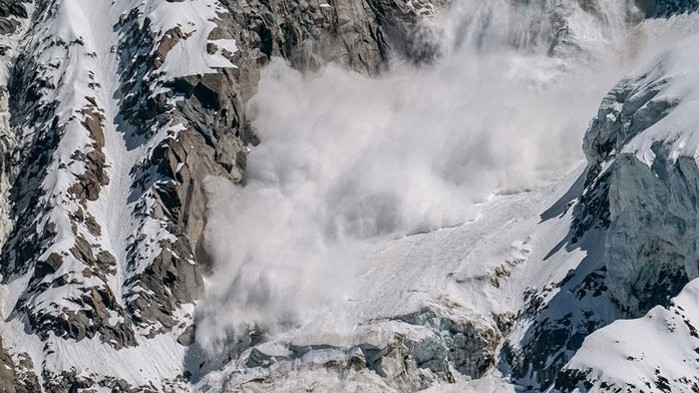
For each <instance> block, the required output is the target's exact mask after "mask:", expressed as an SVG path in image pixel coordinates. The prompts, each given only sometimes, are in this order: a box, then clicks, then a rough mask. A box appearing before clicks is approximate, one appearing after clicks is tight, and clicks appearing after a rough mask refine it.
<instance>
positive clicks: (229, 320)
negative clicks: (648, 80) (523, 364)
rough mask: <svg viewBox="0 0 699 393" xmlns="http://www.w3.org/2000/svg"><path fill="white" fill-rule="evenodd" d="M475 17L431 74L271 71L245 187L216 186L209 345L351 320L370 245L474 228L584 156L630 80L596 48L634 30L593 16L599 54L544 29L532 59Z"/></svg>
mask: <svg viewBox="0 0 699 393" xmlns="http://www.w3.org/2000/svg"><path fill="white" fill-rule="evenodd" d="M466 3H469V4H473V3H476V2H466ZM485 3H490V4H495V5H498V4H499V5H503V4H505V3H509V2H504V1H502V2H501V1H494V2H488V1H486V2H484V4H485ZM609 3H610V4H612V3H617V4H618V3H622V2H614V1H612V2H609ZM479 4H480V3H479ZM576 4H577V3H576ZM620 7H621V6H620ZM472 8H473V7H470V8H468V7H466V8H458V7H457V8H456V9H455V10H453V13H452V14H451V16H449V15H447V17H448V20H447V22H448V23H446V22H445V23H439V25H440V26H442V29H441V30H435V33H434V36H435V37H441V38H440V39H441V40H443V42H444V44H443V48H445V50H444V56H442V58H441V59H440V60H438V61H437V62H436V63H435V64H432V65H426V66H422V67H417V68H416V67H413V66H410V65H406V64H403V63H401V62H399V61H397V62H395V63H394V64H393V65H392V67H391V71H390V72H387V73H386V74H384V75H382V76H379V77H375V78H371V77H367V76H364V75H360V74H357V73H355V72H351V71H348V70H346V69H344V68H342V67H339V66H334V65H330V66H327V67H325V68H323V69H322V70H320V71H318V72H315V73H307V74H302V73H300V72H299V71H296V70H294V69H292V68H291V67H289V66H288V65H287V64H285V63H284V62H283V61H281V60H275V61H272V62H271V64H269V65H268V66H267V67H266V68H265V69H264V71H263V74H262V80H261V82H260V85H259V91H258V93H257V95H256V96H255V97H254V99H253V100H252V102H251V103H250V115H251V117H252V119H253V121H252V125H253V127H254V130H255V132H256V133H257V135H258V136H259V138H260V140H261V143H260V144H259V145H258V146H256V147H253V148H252V151H251V153H250V155H249V160H248V169H247V171H248V172H247V179H248V180H247V184H246V185H245V186H244V187H241V186H235V185H232V184H228V183H226V182H225V181H222V180H217V179H214V180H212V181H211V182H210V184H209V185H210V186H209V190H208V191H209V197H210V212H211V213H210V218H209V223H208V228H207V234H206V245H207V247H208V249H209V250H210V252H211V254H212V256H213V258H214V260H215V265H216V266H215V274H214V275H213V276H212V277H211V278H210V280H211V286H210V290H209V293H208V297H207V298H206V299H204V300H203V301H202V302H201V304H200V306H199V315H198V316H199V318H200V323H199V328H198V340H199V341H200V343H202V344H203V345H204V346H205V347H207V346H208V347H213V346H214V344H215V343H216V342H217V340H219V339H222V338H223V337H226V336H227V335H230V334H242V333H244V332H245V331H246V330H247V329H249V328H250V327H252V326H260V327H263V328H264V329H267V330H270V331H285V330H287V329H288V328H289V327H292V326H300V325H303V324H304V323H305V322H307V321H309V320H311V319H313V318H314V317H315V316H317V315H319V313H321V312H328V310H329V308H330V312H332V313H334V314H335V315H336V316H337V321H342V315H343V312H344V311H343V309H342V304H343V299H345V298H346V297H347V296H349V295H350V294H351V292H352V287H353V285H352V280H353V277H354V276H355V273H356V272H355V267H356V266H358V264H357V261H358V260H360V259H361V258H364V257H365V255H366V254H365V253H363V252H362V250H363V249H364V248H365V247H367V246H368V245H371V244H376V243H377V242H380V241H382V240H386V239H391V238H396V237H401V236H407V235H410V234H415V233H419V232H425V231H432V230H436V229H439V228H444V227H449V226H454V225H459V224H462V223H465V222H467V221H469V220H473V219H478V218H479V217H478V211H479V208H478V205H479V203H481V202H484V201H487V200H488V199H489V198H490V197H491V196H493V195H494V194H498V193H512V192H520V191H523V190H526V189H528V188H531V187H536V186H537V185H538V184H541V183H542V182H545V181H548V180H550V179H551V178H552V177H553V176H556V175H557V174H559V175H560V174H561V173H564V172H565V171H566V170H567V169H569V168H570V167H571V166H573V165H575V164H576V163H578V162H579V161H580V160H581V159H583V156H582V151H581V147H580V146H581V141H582V135H583V133H584V131H585V129H586V128H587V125H588V121H589V119H591V118H592V117H593V116H594V114H595V111H596V109H597V106H598V104H599V101H600V99H601V97H602V96H603V95H604V93H605V92H606V91H607V90H608V89H609V88H610V87H611V86H612V85H613V84H614V83H615V82H616V80H618V78H619V77H620V76H622V75H623V70H627V71H628V70H629V68H630V66H629V64H630V60H629V56H626V54H625V53H623V52H621V51H619V50H618V49H619V48H614V50H612V51H608V52H607V53H605V52H604V51H603V50H602V49H600V48H597V47H596V45H597V46H600V45H598V44H599V43H600V42H602V40H605V41H604V45H601V46H600V47H605V48H612V45H611V43H613V42H614V40H615V39H616V38H615V37H614V36H613V35H614V34H616V33H615V31H613V29H612V28H611V27H609V26H615V27H616V28H617V29H619V30H621V29H622V28H623V29H624V30H625V29H626V26H619V23H622V22H618V21H616V22H615V21H609V20H607V22H608V23H607V26H608V27H609V28H608V29H607V30H605V29H604V28H603V27H604V23H603V21H600V20H599V19H594V20H592V19H593V18H592V17H590V20H591V21H590V22H589V23H588V25H585V26H586V28H587V29H588V30H589V29H593V30H594V34H592V33H589V34H588V35H586V36H585V37H588V36H589V37H592V38H591V39H590V41H589V42H583V43H581V44H580V45H578V46H577V47H571V48H569V50H570V52H569V53H563V54H562V55H560V56H550V53H546V51H542V50H540V48H538V46H537V45H539V44H540V42H539V41H542V42H543V41H544V40H543V38H541V37H543V36H544V35H545V34H547V33H549V31H548V30H545V29H544V30H543V31H540V32H537V34H538V35H537V37H538V38H537V39H536V40H534V39H530V40H529V41H530V42H532V44H531V45H529V46H526V45H525V47H524V48H523V44H522V42H524V41H522V39H523V38H522V34H523V32H525V31H529V30H526V29H527V28H528V27H527V26H525V24H522V23H519V24H518V25H514V26H513V25H512V24H510V23H509V22H508V21H507V20H505V21H501V23H499V24H488V23H484V22H485V21H486V20H484V19H483V18H487V15H490V17H492V12H491V13H490V14H488V13H487V12H485V11H484V10H482V9H472ZM480 8H483V7H480ZM491 11H492V10H491ZM508 12H509V13H512V14H514V13H516V12H518V11H517V10H513V9H510V10H509V11H508ZM532 12H533V11H532ZM538 12H542V11H541V10H539V11H538ZM580 12H582V11H580ZM620 12H628V10H625V9H623V7H622V8H620V9H619V10H618V12H617V13H615V14H613V15H617V14H618V13H620ZM508 15H509V14H508ZM510 16H512V15H510ZM532 18H539V19H541V18H542V15H541V14H540V13H539V14H535V15H533V16H532ZM620 18H621V17H620ZM608 19H611V17H610V18H608ZM512 20H514V19H512ZM532 20H534V19H532ZM576 21H578V22H579V18H578V19H576ZM520 22H521V21H520ZM593 22H594V23H597V24H598V25H599V26H597V25H594V24H593ZM477 24H481V25H482V26H477ZM488 26H490V27H488ZM503 31H504V32H505V33H503ZM474 37H480V38H474ZM483 37H486V38H487V39H486V40H485V41H484V39H483ZM484 42H487V45H486V46H485V47H484ZM586 45H587V49H585V50H584V51H582V52H580V47H581V46H582V47H585V46H586ZM626 47H628V45H627V46H626ZM637 49H638V48H637ZM561 50H562V51H566V50H568V49H566V48H561ZM376 285H381V283H376ZM331 305H332V306H331ZM337 323H338V326H335V327H336V328H339V325H341V323H340V322H337Z"/></svg>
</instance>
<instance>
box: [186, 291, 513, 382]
mask: <svg viewBox="0 0 699 393" xmlns="http://www.w3.org/2000/svg"><path fill="white" fill-rule="evenodd" d="M442 300H443V302H442V303H434V304H431V305H429V306H428V307H426V308H424V309H422V310H420V311H417V312H415V313H411V314H409V315H403V316H396V317H395V318H391V319H386V320H376V321H371V322H368V323H367V324H365V325H362V326H361V327H360V328H359V329H358V331H356V332H355V334H354V338H353V340H352V342H349V343H342V344H340V345H312V344H301V343H296V342H293V341H292V342H279V341H275V342H268V343H265V344H261V345H257V346H254V347H253V348H251V349H248V350H246V351H245V352H243V353H242V354H241V355H240V356H239V357H238V360H237V361H235V362H232V363H231V364H228V365H227V366H226V367H224V369H223V372H224V373H225V374H226V375H227V377H226V379H225V380H223V381H221V380H220V379H218V378H212V377H210V376H209V377H206V378H204V379H203V380H202V381H201V382H200V383H199V385H198V386H197V388H198V389H200V390H202V391H212V392H217V391H227V390H232V391H238V390H240V391H245V390H248V389H249V390H250V391H260V392H263V391H264V392H276V391H280V390H284V391H289V392H305V391H308V390H309V389H319V390H322V391H325V390H328V391H329V390H332V389H341V390H343V389H344V390H346V389H347V386H348V385H347V384H350V385H354V384H356V385H357V386H361V387H362V389H364V391H371V392H384V391H396V392H414V391H420V390H424V389H426V388H429V387H431V386H433V385H435V384H439V383H453V382H454V381H455V380H456V379H459V378H464V377H469V378H480V377H482V376H483V375H484V374H485V373H486V372H487V371H490V370H491V369H492V368H493V366H494V364H495V356H496V349H497V347H498V345H499V344H500V340H501V338H502V334H503V332H501V331H500V330H499V329H498V328H497V327H496V326H494V325H493V324H492V323H491V322H489V321H486V320H481V319H479V318H477V317H476V318H474V317H470V318H469V317H465V316H464V315H465V314H466V313H465V312H464V310H462V309H460V308H459V306H458V305H457V304H455V303H453V302H449V301H448V300H446V299H442ZM504 333H507V332H504ZM343 386H344V387H343Z"/></svg>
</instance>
